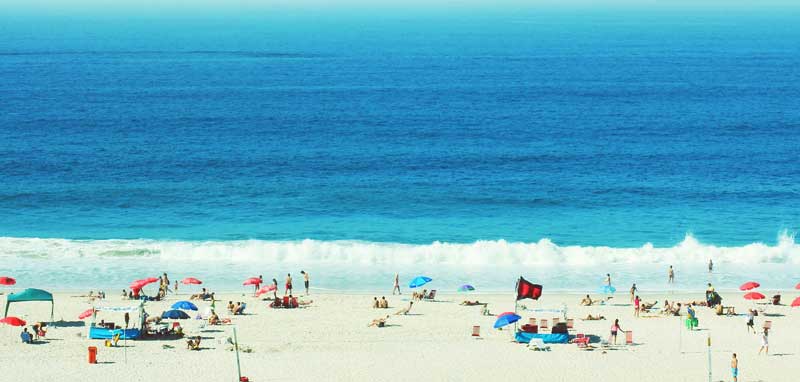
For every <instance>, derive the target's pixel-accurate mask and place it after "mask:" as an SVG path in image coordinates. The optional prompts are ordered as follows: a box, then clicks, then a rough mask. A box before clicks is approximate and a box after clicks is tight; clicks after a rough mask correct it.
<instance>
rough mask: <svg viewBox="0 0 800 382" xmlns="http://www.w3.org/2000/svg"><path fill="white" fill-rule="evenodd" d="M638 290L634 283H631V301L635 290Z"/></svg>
mask: <svg viewBox="0 0 800 382" xmlns="http://www.w3.org/2000/svg"><path fill="white" fill-rule="evenodd" d="M638 290H639V289H638V288H636V283H633V285H632V286H631V302H633V300H634V296H636V291H638Z"/></svg>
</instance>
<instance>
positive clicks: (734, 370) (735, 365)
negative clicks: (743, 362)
mask: <svg viewBox="0 0 800 382" xmlns="http://www.w3.org/2000/svg"><path fill="white" fill-rule="evenodd" d="M731 374H733V382H738V381H739V360H738V359H736V353H733V358H732V359H731Z"/></svg>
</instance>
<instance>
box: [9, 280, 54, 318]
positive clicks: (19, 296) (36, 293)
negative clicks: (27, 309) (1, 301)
mask: <svg viewBox="0 0 800 382" xmlns="http://www.w3.org/2000/svg"><path fill="white" fill-rule="evenodd" d="M26 301H50V321H51V322H52V321H53V307H54V304H53V294H52V293H50V292H48V291H44V290H41V289H33V288H28V289H25V290H24V291H22V292H18V293H12V294H10V295H8V298H7V299H6V312H5V314H4V316H5V317H8V307H9V305H11V303H12V302H26Z"/></svg>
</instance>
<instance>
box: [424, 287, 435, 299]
mask: <svg viewBox="0 0 800 382" xmlns="http://www.w3.org/2000/svg"><path fill="white" fill-rule="evenodd" d="M435 298H436V289H431V293H429V294H428V295H427V296H425V299H426V300H433V299H435Z"/></svg>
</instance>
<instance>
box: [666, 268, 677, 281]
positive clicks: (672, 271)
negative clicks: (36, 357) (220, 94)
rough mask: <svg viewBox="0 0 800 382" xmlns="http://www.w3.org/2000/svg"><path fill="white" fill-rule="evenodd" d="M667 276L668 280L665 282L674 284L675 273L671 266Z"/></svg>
mask: <svg viewBox="0 0 800 382" xmlns="http://www.w3.org/2000/svg"><path fill="white" fill-rule="evenodd" d="M668 276H669V279H668V280H667V282H668V283H669V284H674V283H675V271H674V270H672V265H670V266H669V273H668Z"/></svg>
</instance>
